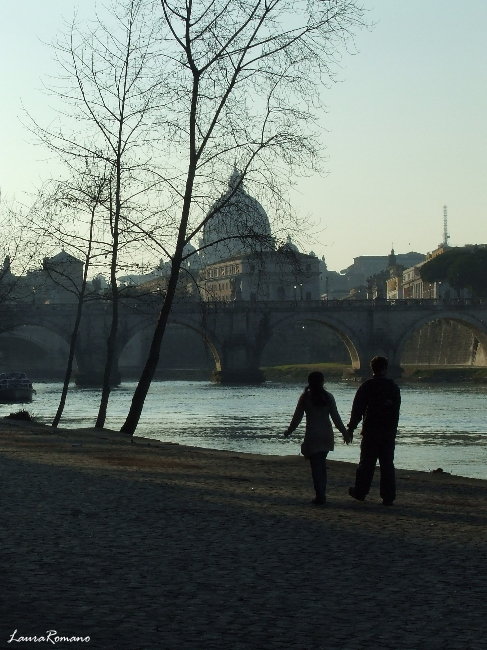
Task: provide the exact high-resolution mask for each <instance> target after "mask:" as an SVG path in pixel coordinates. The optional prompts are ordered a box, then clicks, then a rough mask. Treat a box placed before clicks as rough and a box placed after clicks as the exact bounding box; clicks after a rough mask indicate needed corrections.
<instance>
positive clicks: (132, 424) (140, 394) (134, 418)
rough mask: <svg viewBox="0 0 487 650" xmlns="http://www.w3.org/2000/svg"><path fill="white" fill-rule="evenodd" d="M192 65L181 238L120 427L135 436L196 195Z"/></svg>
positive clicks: (195, 91) (196, 80) (196, 76)
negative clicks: (188, 137)
mask: <svg viewBox="0 0 487 650" xmlns="http://www.w3.org/2000/svg"><path fill="white" fill-rule="evenodd" d="M191 64H192V62H191ZM192 68H193V88H192V96H191V112H190V118H189V132H190V142H189V164H188V174H187V177H186V187H185V192H184V203H183V208H182V212H181V221H180V222H179V230H178V240H177V243H176V251H175V253H174V257H173V259H172V267H171V275H170V277H169V282H168V286H167V293H166V297H165V299H164V303H163V305H162V308H161V312H160V314H159V318H158V320H157V324H156V327H155V330H154V335H153V337H152V343H151V347H150V351H149V356H148V358H147V361H146V363H145V366H144V369H143V370H142V374H141V376H140V379H139V383H138V384H137V388H136V389H135V392H134V396H133V397H132V403H131V405H130V410H129V412H128V415H127V418H126V420H125V422H124V424H123V426H122V428H121V431H122V432H123V433H128V434H130V435H131V436H133V435H134V433H135V430H136V429H137V426H138V424H139V420H140V416H141V415H142V410H143V408H144V403H145V398H146V397H147V393H148V392H149V388H150V385H151V382H152V379H153V378H154V373H155V371H156V368H157V363H158V361H159V355H160V350H161V344H162V339H163V338H164V333H165V331H166V326H167V321H168V319H169V314H170V313H171V309H172V304H173V301H174V296H175V294H176V287H177V284H178V278H179V271H180V269H181V264H182V258H183V249H184V245H185V239H186V230H187V227H188V219H189V211H190V208H191V203H192V198H193V187H194V179H195V176H196V167H197V163H198V154H197V153H196V112H197V104H198V92H199V73H198V71H197V70H196V68H195V67H194V65H193V64H192Z"/></svg>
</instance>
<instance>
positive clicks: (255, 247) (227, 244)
mask: <svg viewBox="0 0 487 650" xmlns="http://www.w3.org/2000/svg"><path fill="white" fill-rule="evenodd" d="M241 179H242V175H241V174H240V172H239V171H237V170H236V169H235V170H234V172H233V174H232V175H231V177H230V180H229V182H228V190H227V191H226V192H225V194H223V195H222V196H221V197H220V198H219V199H218V200H217V201H216V202H215V203H214V205H213V206H212V208H211V209H210V211H209V213H208V214H211V213H212V212H214V213H215V214H214V216H212V217H211V218H210V219H209V220H208V222H207V223H206V225H205V226H204V228H203V237H202V240H201V242H200V247H202V248H203V250H202V251H201V255H202V258H203V260H204V264H205V265H207V264H214V263H215V262H218V261H220V260H224V259H226V258H229V257H234V256H237V255H245V254H246V253H252V252H255V251H269V250H274V248H275V245H274V240H273V238H272V233H271V227H270V224H269V218H268V216H267V214H266V211H265V210H264V208H263V207H262V205H261V204H260V203H259V201H257V199H255V198H254V197H252V196H250V194H248V193H247V192H246V191H245V189H244V187H243V182H242V180H241Z"/></svg>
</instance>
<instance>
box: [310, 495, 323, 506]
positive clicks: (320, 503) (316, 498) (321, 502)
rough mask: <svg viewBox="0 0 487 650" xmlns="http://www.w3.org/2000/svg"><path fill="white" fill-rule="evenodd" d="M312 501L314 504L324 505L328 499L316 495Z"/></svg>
mask: <svg viewBox="0 0 487 650" xmlns="http://www.w3.org/2000/svg"><path fill="white" fill-rule="evenodd" d="M311 503H312V504H313V505H314V506H324V505H325V503H326V499H318V497H315V498H314V499H312V501H311Z"/></svg>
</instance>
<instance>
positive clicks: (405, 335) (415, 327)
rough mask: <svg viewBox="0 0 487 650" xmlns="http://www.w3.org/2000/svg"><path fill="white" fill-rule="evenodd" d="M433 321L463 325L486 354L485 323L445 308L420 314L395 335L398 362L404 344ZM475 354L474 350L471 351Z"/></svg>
mask: <svg viewBox="0 0 487 650" xmlns="http://www.w3.org/2000/svg"><path fill="white" fill-rule="evenodd" d="M434 322H452V323H456V324H458V325H461V326H463V327H464V328H466V329H467V330H468V331H470V333H471V334H472V336H473V338H474V340H476V341H477V342H478V343H479V344H480V345H481V346H482V348H483V352H484V355H487V325H486V323H485V322H483V321H482V320H480V319H478V318H476V317H475V316H472V315H471V314H469V313H466V312H462V311H456V310H455V311H453V310H451V311H450V310H445V311H440V312H433V313H431V312H430V313H428V314H425V315H422V316H421V317H420V318H418V319H416V320H415V321H414V322H413V323H408V324H407V326H406V327H404V328H403V330H402V331H401V332H400V334H399V336H398V337H397V348H396V355H397V361H398V363H401V364H402V363H403V358H404V354H405V350H406V346H407V345H408V343H409V342H410V341H411V339H412V338H413V337H414V336H415V334H417V333H418V332H419V331H420V330H421V329H422V328H424V327H426V326H428V325H430V324H431V323H434ZM472 352H473V356H475V350H473V351H472Z"/></svg>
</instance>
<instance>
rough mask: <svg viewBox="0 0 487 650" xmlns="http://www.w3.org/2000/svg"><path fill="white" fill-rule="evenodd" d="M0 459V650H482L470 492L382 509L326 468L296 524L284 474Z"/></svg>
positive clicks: (165, 456) (153, 459) (139, 460)
mask: <svg viewBox="0 0 487 650" xmlns="http://www.w3.org/2000/svg"><path fill="white" fill-rule="evenodd" d="M0 443H2V449H0V471H1V477H2V478H1V480H2V490H1V496H0V498H1V510H0V512H1V529H0V568H1V571H2V589H1V599H2V602H1V607H2V610H1V611H2V616H1V630H0V647H1V648H12V647H15V648H34V647H35V648H42V647H46V648H47V647H50V646H51V645H52V643H49V642H45V643H43V642H35V643H34V642H30V643H29V642H22V641H21V640H19V639H21V638H22V637H28V636H33V635H37V636H38V637H39V636H42V635H44V636H45V635H46V633H47V632H48V631H49V630H56V632H57V634H58V635H59V636H65V637H73V636H77V637H80V636H81V637H85V636H89V637H90V642H89V643H77V642H74V641H73V642H64V643H62V642H58V643H56V644H55V645H56V647H58V648H63V649H64V648H80V647H88V648H90V649H94V648H96V649H100V650H109V649H117V650H156V649H161V650H213V649H215V650H216V649H218V650H219V649H222V650H249V649H259V650H260V649H262V650H274V649H275V650H291V649H296V650H318V649H326V650H335V649H336V650H338V649H342V648H343V649H346V650H358V649H370V650H376V649H379V648H388V649H390V650H400V649H408V650H419V649H422V650H424V649H431V650H432V649H436V648H438V649H441V650H448V649H451V650H480V649H481V648H487V644H486V640H485V639H486V638H487V635H486V623H485V603H486V595H487V594H486V591H485V567H486V544H485V527H484V524H485V519H484V518H483V517H485V510H484V511H482V510H481V504H482V502H483V503H484V504H485V496H486V494H487V488H486V484H485V482H482V481H473V480H468V479H464V480H462V479H454V478H449V477H437V478H436V477H432V476H428V475H424V474H421V473H414V472H413V473H407V472H401V473H400V477H399V490H400V496H401V499H400V500H399V501H398V503H397V505H396V506H394V507H393V508H384V507H382V506H379V505H378V504H377V499H374V498H372V499H371V502H370V503H369V502H366V503H365V504H361V503H357V502H354V501H352V500H351V499H349V497H347V496H346V487H347V486H348V484H349V481H350V472H351V469H352V468H351V467H347V466H346V465H343V464H332V465H331V466H330V471H329V474H330V477H329V481H330V489H329V501H330V503H329V505H328V506H327V507H326V508H313V507H312V506H311V505H310V504H309V502H308V501H309V498H310V497H311V494H310V492H309V489H310V485H309V483H310V478H309V476H308V468H307V466H306V464H305V463H304V462H303V461H302V459H299V458H281V459H278V458H266V457H263V458H261V457H256V456H245V455H243V454H238V455H232V454H231V453H229V452H205V451H201V450H194V449H193V450H191V449H187V448H182V447H177V446H167V447H164V446H161V447H160V448H159V449H156V450H154V449H148V448H147V447H144V448H143V449H142V448H141V447H140V446H136V445H128V446H127V445H124V446H120V448H119V447H118V446H117V445H110V444H109V443H108V442H107V443H106V444H105V447H103V444H104V443H103V442H99V443H97V444H98V446H97V447H96V448H95V447H93V448H92V449H88V447H89V446H88V445H86V444H84V443H82V442H77V441H76V440H75V441H74V442H73V440H71V439H70V440H64V441H63V440H61V441H59V440H58V441H57V442H56V444H54V443H50V442H49V440H44V439H42V440H41V438H40V437H39V441H38V442H37V447H36V453H35V454H34V452H33V451H32V449H30V448H29V450H28V451H25V448H27V447H28V444H27V442H26V443H25V445H24V447H25V448H24V447H23V446H22V437H21V436H20V435H19V436H17V439H16V440H13V441H12V440H10V441H9V442H8V444H7V442H5V439H4V440H3V441H0ZM83 444H84V447H83V446H82V445H83ZM31 446H32V444H31ZM77 454H78V456H77ZM48 462H49V463H51V464H48ZM15 630H17V632H15ZM12 635H14V636H13V637H12ZM9 639H11V642H10V643H9V642H8V641H9Z"/></svg>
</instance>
